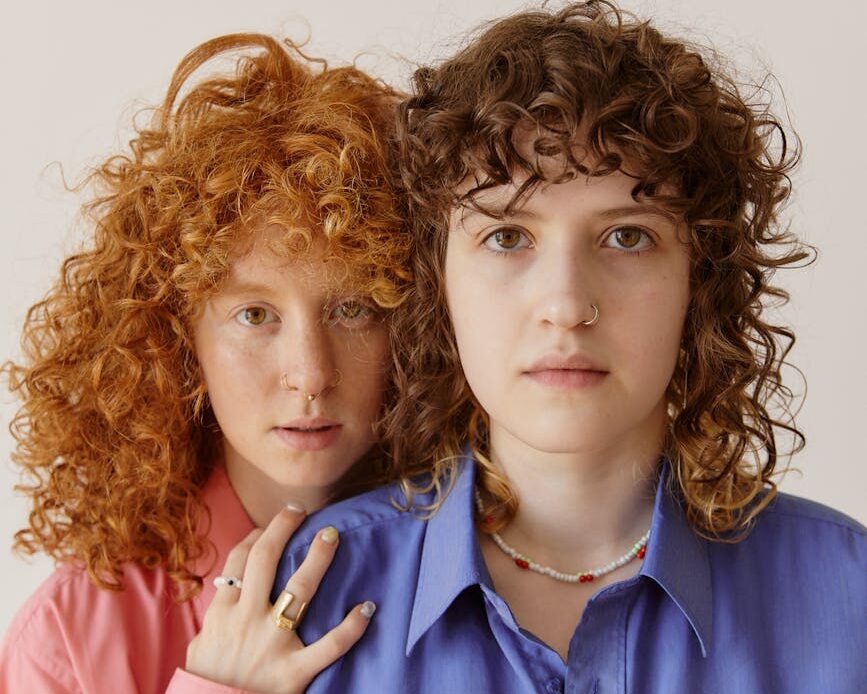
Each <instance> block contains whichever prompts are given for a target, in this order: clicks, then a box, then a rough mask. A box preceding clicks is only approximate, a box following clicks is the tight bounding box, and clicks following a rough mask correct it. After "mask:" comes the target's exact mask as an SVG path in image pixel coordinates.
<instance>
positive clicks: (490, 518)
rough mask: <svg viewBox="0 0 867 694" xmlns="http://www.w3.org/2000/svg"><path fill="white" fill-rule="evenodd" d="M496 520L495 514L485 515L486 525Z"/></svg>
mask: <svg viewBox="0 0 867 694" xmlns="http://www.w3.org/2000/svg"><path fill="white" fill-rule="evenodd" d="M493 522H494V517H493V516H485V525H491V523H493Z"/></svg>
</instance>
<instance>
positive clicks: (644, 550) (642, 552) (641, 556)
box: [635, 545, 647, 559]
mask: <svg viewBox="0 0 867 694" xmlns="http://www.w3.org/2000/svg"><path fill="white" fill-rule="evenodd" d="M645 554H647V545H644V547H642V548H641V549H640V550H638V553H637V554H636V555H635V556H636V557H638V558H639V559H644V555H645Z"/></svg>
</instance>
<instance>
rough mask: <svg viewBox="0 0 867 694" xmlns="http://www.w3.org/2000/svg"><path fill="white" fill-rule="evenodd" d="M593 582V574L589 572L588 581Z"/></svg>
mask: <svg viewBox="0 0 867 694" xmlns="http://www.w3.org/2000/svg"><path fill="white" fill-rule="evenodd" d="M592 582H593V574H587V583H592Z"/></svg>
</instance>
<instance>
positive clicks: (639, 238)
mask: <svg viewBox="0 0 867 694" xmlns="http://www.w3.org/2000/svg"><path fill="white" fill-rule="evenodd" d="M604 245H605V246H606V247H608V248H615V249H617V250H619V251H623V252H624V253H639V252H641V251H646V250H647V249H648V248H652V247H653V246H654V243H653V238H652V237H651V235H650V234H649V233H648V232H646V231H645V230H644V229H642V228H641V227H628V226H626V227H617V228H616V229H614V231H612V232H611V233H610V234H608V236H607V237H606V238H605V244H604Z"/></svg>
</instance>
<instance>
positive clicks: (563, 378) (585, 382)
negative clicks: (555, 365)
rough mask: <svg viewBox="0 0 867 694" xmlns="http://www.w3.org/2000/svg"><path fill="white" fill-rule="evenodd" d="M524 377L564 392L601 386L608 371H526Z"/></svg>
mask: <svg viewBox="0 0 867 694" xmlns="http://www.w3.org/2000/svg"><path fill="white" fill-rule="evenodd" d="M524 375H525V376H527V377H528V378H530V379H531V380H533V381H535V382H536V383H538V384H539V385H543V386H547V387H549V388H558V389H562V390H575V389H580V388H589V387H592V386H595V385H599V384H600V383H602V381H604V380H605V377H606V376H607V375H608V372H607V371H596V370H593V369H539V370H536V371H525V372H524Z"/></svg>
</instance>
